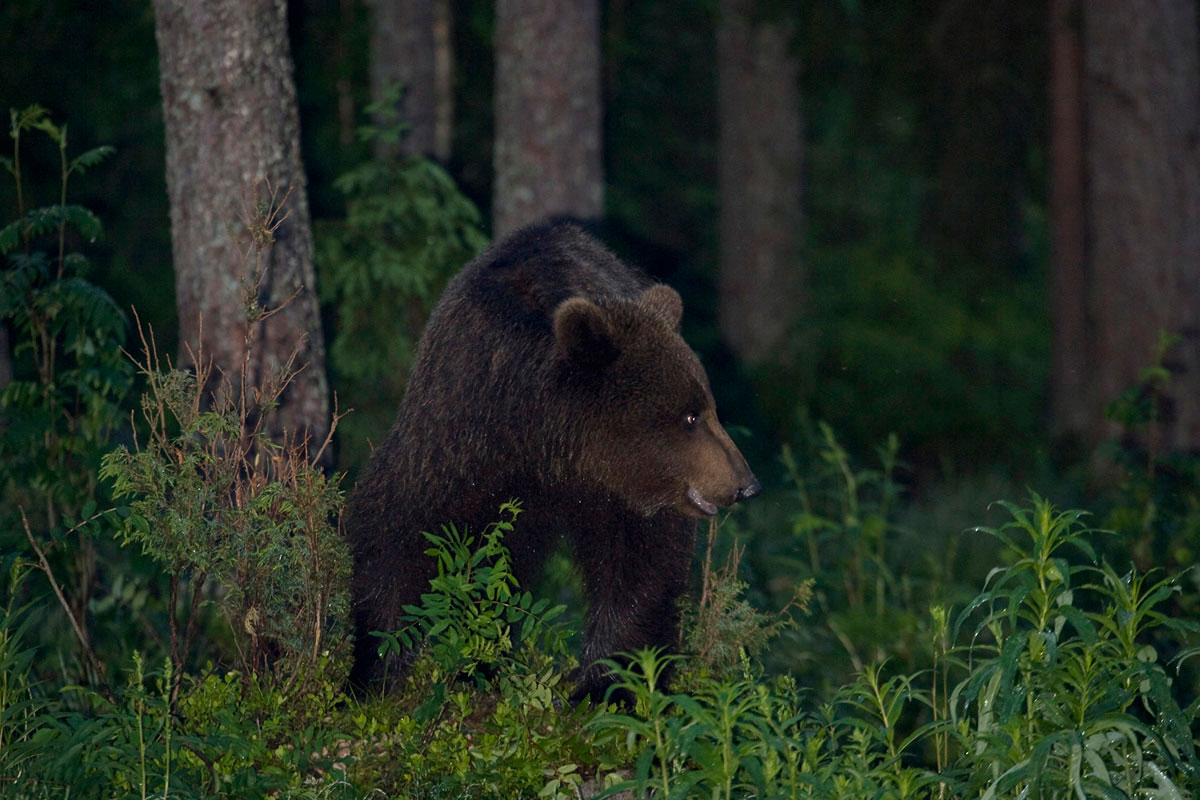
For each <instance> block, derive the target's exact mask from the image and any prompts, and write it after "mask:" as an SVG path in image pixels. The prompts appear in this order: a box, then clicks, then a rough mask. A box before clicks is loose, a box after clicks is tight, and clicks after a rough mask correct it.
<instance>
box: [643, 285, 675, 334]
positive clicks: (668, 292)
mask: <svg viewBox="0 0 1200 800" xmlns="http://www.w3.org/2000/svg"><path fill="white" fill-rule="evenodd" d="M637 302H638V305H639V306H641V307H642V308H644V309H645V310H646V311H647V312H649V313H650V314H653V315H654V316H656V317H658V318H659V319H660V320H662V321H663V324H665V325H666V326H667V327H668V328H671V329H672V330H676V331H677V330H679V322H680V320H681V319H683V301H682V300H680V299H679V292H677V291H675V290H674V289H672V288H671V287H670V286H667V285H666V284H665V283H656V284H654V285H653V286H651V287H650V288H649V289H646V291H644V292H642V294H641V296H640V297H639V298H638V300H637Z"/></svg>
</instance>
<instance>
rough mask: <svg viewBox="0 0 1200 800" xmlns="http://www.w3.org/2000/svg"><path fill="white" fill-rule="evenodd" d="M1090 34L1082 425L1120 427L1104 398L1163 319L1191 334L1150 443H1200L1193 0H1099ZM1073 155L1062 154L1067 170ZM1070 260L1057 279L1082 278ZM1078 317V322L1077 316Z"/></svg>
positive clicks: (1106, 429) (1198, 79) (1199, 165)
mask: <svg viewBox="0 0 1200 800" xmlns="http://www.w3.org/2000/svg"><path fill="white" fill-rule="evenodd" d="M1082 41H1083V62H1082V63H1083V99H1084V109H1085V120H1084V131H1083V137H1084V150H1083V152H1084V159H1085V179H1086V184H1085V185H1086V199H1085V205H1084V209H1085V213H1086V222H1085V237H1086V240H1085V245H1084V248H1083V249H1084V251H1085V265H1086V274H1087V285H1086V287H1085V291H1084V293H1083V296H1082V297H1080V298H1079V302H1080V303H1082V305H1083V314H1084V325H1083V326H1082V329H1083V331H1084V336H1085V338H1086V339H1087V347H1088V356H1089V357H1085V358H1083V359H1079V358H1078V357H1075V358H1074V359H1073V361H1074V365H1075V367H1076V368H1081V369H1082V370H1083V371H1084V377H1085V378H1086V380H1087V387H1086V389H1085V391H1084V392H1083V394H1084V395H1085V396H1086V397H1087V422H1086V429H1085V430H1084V431H1083V433H1084V436H1085V437H1086V439H1087V440H1089V441H1091V442H1093V443H1094V442H1097V441H1099V440H1102V439H1103V438H1106V437H1107V436H1110V435H1112V434H1113V433H1115V432H1116V429H1115V427H1114V426H1113V425H1112V423H1109V422H1107V421H1106V420H1105V418H1104V407H1105V404H1107V403H1109V402H1110V401H1112V400H1114V399H1115V398H1117V397H1118V396H1120V395H1121V394H1122V393H1123V392H1125V391H1126V390H1127V389H1129V388H1131V387H1133V386H1135V385H1137V384H1138V383H1139V382H1140V380H1141V376H1142V373H1143V371H1144V370H1145V369H1146V368H1147V367H1149V366H1151V365H1152V364H1153V363H1154V361H1155V357H1156V352H1157V350H1158V343H1159V338H1160V334H1162V333H1166V334H1172V335H1176V336H1178V337H1180V339H1179V341H1178V343H1177V344H1176V345H1175V346H1174V347H1172V348H1171V349H1170V350H1168V351H1167V353H1166V358H1165V361H1164V363H1165V366H1167V367H1168V368H1169V370H1170V372H1171V375H1172V378H1171V382H1170V385H1169V386H1168V387H1167V389H1166V393H1165V398H1164V401H1163V403H1162V406H1161V416H1160V419H1159V423H1160V424H1158V425H1157V426H1155V427H1154V429H1153V430H1152V433H1153V434H1155V435H1156V436H1157V441H1156V442H1152V443H1150V444H1151V445H1152V446H1155V447H1156V448H1158V449H1169V450H1175V449H1184V450H1196V449H1198V448H1200V324H1198V323H1200V320H1198V316H1200V150H1198V148H1200V49H1198V42H1197V19H1196V7H1195V3H1194V0H1157V1H1156V2H1146V3H1128V2H1125V0H1089V2H1087V3H1085V4H1084V5H1083V25H1082ZM1059 155H1060V154H1059V153H1057V151H1056V156H1059ZM1062 166H1064V165H1062V164H1056V165H1055V169H1056V172H1057V170H1058V169H1059V167H1062ZM1056 222H1057V223H1058V224H1059V225H1061V226H1062V227H1063V230H1061V231H1060V232H1059V235H1061V236H1071V235H1073V234H1072V232H1071V227H1070V226H1071V224H1072V223H1071V221H1070V220H1069V219H1067V220H1065V221H1064V220H1062V219H1056ZM1074 235H1077V232H1076V233H1075V234H1074ZM1064 246H1065V245H1064ZM1064 265H1065V266H1066V267H1067V270H1068V272H1067V274H1066V275H1065V276H1064V277H1063V278H1061V279H1060V283H1062V284H1063V286H1061V287H1060V291H1074V288H1073V287H1072V286H1070V283H1071V280H1072V279H1071V277H1070V272H1069V270H1070V269H1071V267H1070V265H1069V264H1068V263H1067V262H1060V263H1059V264H1058V265H1056V266H1057V267H1058V268H1060V269H1061V268H1062V267H1063V266H1064ZM1060 299H1061V300H1062V302H1064V303H1065V302H1066V301H1067V298H1060ZM1067 324H1076V325H1077V323H1072V322H1071V321H1070V318H1068V320H1067ZM1056 344H1061V343H1059V342H1056ZM1064 368H1069V366H1067V365H1064ZM1056 388H1057V387H1056ZM1059 391H1067V390H1066V389H1059ZM1064 400H1065V398H1064ZM1064 421H1066V422H1068V423H1071V422H1072V421H1073V420H1072V419H1071V418H1066V419H1065V420H1064ZM1075 424H1078V423H1075Z"/></svg>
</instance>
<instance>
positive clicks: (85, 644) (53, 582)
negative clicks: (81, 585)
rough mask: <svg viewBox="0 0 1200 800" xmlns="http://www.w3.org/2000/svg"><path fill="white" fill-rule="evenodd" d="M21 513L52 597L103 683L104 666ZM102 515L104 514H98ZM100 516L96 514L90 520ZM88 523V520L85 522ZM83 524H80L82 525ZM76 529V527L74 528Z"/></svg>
mask: <svg viewBox="0 0 1200 800" xmlns="http://www.w3.org/2000/svg"><path fill="white" fill-rule="evenodd" d="M17 510H18V511H20V512H21V524H22V525H24V526H25V536H26V538H27V539H29V546H30V547H32V548H33V552H34V554H35V555H37V557H38V562H39V564H40V569H41V570H42V572H44V573H46V578H47V579H48V580H49V581H50V588H51V589H53V590H54V596H55V597H57V598H58V602H59V605H61V606H62V607H63V610H64V611H66V612H67V619H68V620H70V622H71V628H72V629H73V630H74V631H75V636H76V638H78V639H79V646H80V647H81V648H82V649H83V656H84V658H85V659H86V660H87V662H88V663H89V664H91V666H92V668H93V669H94V670H95V671H96V675H97V676H99V677H100V679H101V681H103V679H104V676H105V669H104V665H103V664H102V663H100V659H98V658H96V653H95V652H94V651H93V650H92V645H91V643H90V642H89V641H88V637H87V634H86V633H84V631H83V627H82V626H81V625H80V624H79V620H78V619H76V618H75V612H74V611H72V610H71V604H70V603H68V602H67V598H66V596H65V595H64V594H63V590H62V587H61V586H59V584H58V580H57V579H55V577H54V570H53V569H51V568H50V562H49V561H48V560H47V559H46V553H45V551H44V550H42V548H41V545H39V544H38V543H37V539H35V538H34V536H33V530H32V529H31V528H30V527H29V518H28V517H26V516H25V507H24V506H19V507H18V508H17ZM100 513H104V512H100ZM98 516H100V514H96V515H94V516H93V517H91V519H95V518H96V517H98ZM87 521H90V520H87ZM82 524H84V523H80V525H82ZM76 527H78V526H76Z"/></svg>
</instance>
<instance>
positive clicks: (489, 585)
mask: <svg viewBox="0 0 1200 800" xmlns="http://www.w3.org/2000/svg"><path fill="white" fill-rule="evenodd" d="M520 512H521V506H520V504H519V503H517V502H515V501H511V502H508V503H505V504H504V505H503V506H501V507H500V516H501V519H500V521H498V522H495V523H493V524H491V525H489V526H488V527H487V529H486V530H484V532H483V534H482V536H481V537H480V541H479V544H478V546H476V545H475V537H473V536H471V535H470V534H469V532H466V531H463V532H460V531H459V530H458V529H457V528H456V527H454V526H453V525H447V526H445V527H443V528H442V532H441V534H435V533H426V534H425V536H426V538H427V539H429V541H430V542H431V543H432V545H433V546H432V547H431V548H430V549H428V550H426V551H425V552H426V554H427V555H429V556H430V557H432V558H434V559H435V560H436V562H437V570H438V574H437V577H435V578H433V579H432V580H431V581H430V585H429V588H430V591H428V592H426V593H425V594H423V595H421V605H420V606H405V607H404V611H405V613H406V617H405V622H406V625H405V627H404V628H403V629H401V630H399V631H397V632H396V633H395V634H388V635H385V636H384V646H383V648H382V650H383V652H384V653H385V654H386V653H389V652H402V650H412V649H414V648H416V647H418V646H419V645H421V644H422V643H423V644H425V646H426V647H425V657H426V658H427V659H429V660H430V661H431V662H432V667H433V669H432V673H431V675H430V677H431V679H432V680H433V681H435V682H438V683H447V682H453V681H454V680H456V679H458V678H471V677H474V678H476V679H477V680H478V681H479V682H480V685H481V686H486V685H487V681H486V679H485V678H484V675H483V673H482V672H481V670H483V671H499V674H500V675H501V678H502V680H501V686H502V687H504V688H505V689H506V690H507V689H508V688H510V686H509V683H508V682H510V681H511V680H513V678H514V676H515V675H516V674H518V673H519V669H517V668H519V667H520V666H524V665H525V664H526V663H527V662H526V658H527V656H528V655H529V653H523V652H522V646H523V645H525V646H527V647H526V649H528V650H530V652H532V653H539V652H540V653H542V654H544V655H545V656H548V657H550V659H553V658H563V657H565V656H566V655H567V650H566V637H565V634H564V633H563V632H562V631H561V630H560V629H558V628H557V627H555V626H553V625H552V624H551V623H552V622H553V620H554V619H555V618H556V617H558V616H559V615H561V614H562V612H563V611H564V610H565V607H564V606H561V605H560V606H555V607H554V608H550V602H549V601H548V600H545V599H539V600H535V599H534V597H533V595H532V594H530V593H529V592H527V591H526V592H521V591H519V587H518V585H517V579H516V578H515V577H514V576H513V574H512V571H511V568H510V567H509V561H508V549H507V548H506V547H505V546H504V544H503V538H504V535H505V534H506V533H508V532H510V531H511V530H512V529H513V524H514V522H515V521H516V519H517V515H518V514H520ZM557 677H558V676H555V678H556V680H557ZM552 686H553V684H547V685H544V686H541V687H539V694H540V695H541V702H542V703H543V704H545V705H547V706H548V705H549V703H550V700H551V699H552V698H551V695H550V689H551V687H552ZM522 688H525V689H527V688H529V687H527V686H526V687H522ZM560 699H561V698H560Z"/></svg>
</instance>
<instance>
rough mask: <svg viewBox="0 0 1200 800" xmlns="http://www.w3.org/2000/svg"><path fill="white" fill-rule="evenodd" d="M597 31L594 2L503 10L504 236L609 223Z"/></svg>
mask: <svg viewBox="0 0 1200 800" xmlns="http://www.w3.org/2000/svg"><path fill="white" fill-rule="evenodd" d="M599 29H600V10H599V4H598V2H597V0H573V1H572V0H499V1H498V2H497V3H496V32H495V54H496V84H495V87H496V88H495V106H496V134H495V170H496V185H495V190H494V202H493V213H492V227H493V233H494V234H495V235H497V236H499V235H501V234H503V233H506V232H508V231H511V230H513V229H515V228H518V227H520V226H521V225H524V224H526V223H528V222H532V221H534V220H537V219H540V218H543V217H547V216H573V217H578V218H581V219H598V218H599V217H600V216H601V215H602V214H603V211H604V176H603V167H602V164H601V128H600V126H601V111H600V108H601V100H600V30H599Z"/></svg>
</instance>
